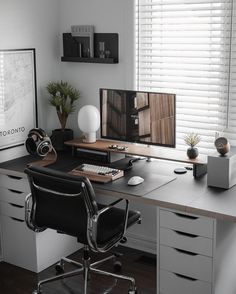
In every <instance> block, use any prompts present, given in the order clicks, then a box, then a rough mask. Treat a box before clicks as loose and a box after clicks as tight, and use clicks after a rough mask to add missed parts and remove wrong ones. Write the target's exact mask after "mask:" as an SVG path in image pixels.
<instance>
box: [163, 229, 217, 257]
mask: <svg viewBox="0 0 236 294" xmlns="http://www.w3.org/2000/svg"><path fill="white" fill-rule="evenodd" d="M160 244H162V245H167V246H169V247H174V248H179V249H183V250H187V251H190V252H194V253H198V254H202V255H206V256H210V257H212V255H213V240H212V239H210V238H205V237H201V236H197V235H193V234H189V233H185V232H181V231H175V230H171V229H167V228H160Z"/></svg>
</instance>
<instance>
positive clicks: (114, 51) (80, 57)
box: [61, 33, 119, 64]
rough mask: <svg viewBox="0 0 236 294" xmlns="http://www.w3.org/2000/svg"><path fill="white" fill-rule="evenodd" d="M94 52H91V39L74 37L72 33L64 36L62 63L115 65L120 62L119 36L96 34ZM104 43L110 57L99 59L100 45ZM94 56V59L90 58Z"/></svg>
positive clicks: (114, 34)
mask: <svg viewBox="0 0 236 294" xmlns="http://www.w3.org/2000/svg"><path fill="white" fill-rule="evenodd" d="M93 36H94V39H93V41H94V52H92V53H91V52H89V48H90V39H89V37H79V36H77V37H73V36H72V35H71V33H64V34H63V56H62V57H61V61H62V62H84V63H103V64H115V63H118V62H119V54H118V41H119V35H118V34H116V33H95V34H94V35H93ZM100 42H104V44H105V51H109V57H107V58H100V57H99V54H100V52H99V43H100ZM90 56H93V57H90Z"/></svg>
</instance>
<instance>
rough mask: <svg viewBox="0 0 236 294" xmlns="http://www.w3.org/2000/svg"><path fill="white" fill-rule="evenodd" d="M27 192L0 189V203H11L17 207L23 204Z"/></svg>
mask: <svg viewBox="0 0 236 294" xmlns="http://www.w3.org/2000/svg"><path fill="white" fill-rule="evenodd" d="M28 194H29V193H28V192H23V191H18V190H14V189H7V188H2V187H0V201H5V202H11V203H14V204H18V205H24V204H25V197H26V196H27V195H28Z"/></svg>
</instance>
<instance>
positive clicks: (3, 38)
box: [0, 0, 60, 162]
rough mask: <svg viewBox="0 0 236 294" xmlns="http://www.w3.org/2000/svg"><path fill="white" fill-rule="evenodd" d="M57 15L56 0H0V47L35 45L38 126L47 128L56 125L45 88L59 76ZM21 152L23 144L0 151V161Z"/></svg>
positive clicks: (14, 47) (23, 148) (18, 47)
mask: <svg viewBox="0 0 236 294" xmlns="http://www.w3.org/2000/svg"><path fill="white" fill-rule="evenodd" d="M58 15H59V2H58V0H40V1H36V0H20V1H19V0H7V1H4V0H1V1H0V49H23V48H36V74H37V92H38V110H39V112H38V117H39V126H40V127H42V128H44V129H46V130H49V129H51V126H52V127H53V126H56V123H55V116H54V113H53V112H52V109H51V108H49V107H48V102H47V99H46V96H45V95H46V93H45V90H44V89H45V85H46V84H47V83H48V81H50V80H54V79H56V80H58V79H60V72H59V66H60V63H59V62H58V60H59V56H60V51H59V35H60V34H59V18H58ZM23 115H27V113H26V114H23ZM45 118H47V119H45ZM23 154H26V152H25V147H24V146H23V147H17V148H11V149H8V150H6V151H0V162H1V161H5V160H8V159H12V158H15V157H18V156H21V155H23Z"/></svg>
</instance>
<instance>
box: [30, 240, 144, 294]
mask: <svg viewBox="0 0 236 294" xmlns="http://www.w3.org/2000/svg"><path fill="white" fill-rule="evenodd" d="M115 258H116V255H115V254H113V255H111V256H109V257H106V258H104V259H102V260H99V261H96V262H94V263H90V257H89V254H88V248H87V246H85V247H84V256H83V259H82V263H79V262H76V261H74V260H71V259H68V258H65V257H62V258H61V260H60V262H59V264H57V265H56V271H57V272H58V273H59V272H60V274H59V275H57V276H54V277H51V278H48V279H44V280H41V281H39V282H38V285H37V289H36V290H35V291H33V292H32V294H42V290H41V286H42V285H43V284H47V283H50V282H53V281H57V280H61V279H65V278H69V277H73V276H77V275H82V274H83V276H84V292H83V293H84V294H87V286H88V281H89V278H90V273H94V274H99V275H104V276H109V277H113V278H115V279H116V280H117V279H122V280H126V281H129V282H130V289H129V290H128V294H137V293H138V292H137V289H136V285H135V279H134V278H132V277H128V276H125V275H120V274H115V273H112V272H107V271H103V270H100V269H98V268H97V267H98V266H100V265H101V264H102V263H104V262H106V261H108V260H111V259H115ZM64 263H69V264H72V265H74V266H76V267H78V269H76V270H73V271H69V272H67V273H64ZM106 293H108V292H106Z"/></svg>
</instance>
